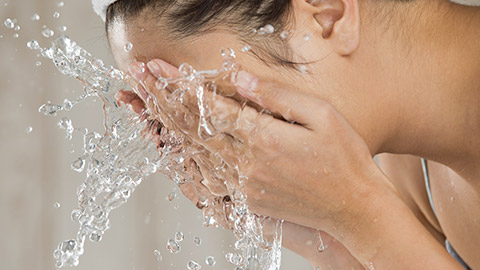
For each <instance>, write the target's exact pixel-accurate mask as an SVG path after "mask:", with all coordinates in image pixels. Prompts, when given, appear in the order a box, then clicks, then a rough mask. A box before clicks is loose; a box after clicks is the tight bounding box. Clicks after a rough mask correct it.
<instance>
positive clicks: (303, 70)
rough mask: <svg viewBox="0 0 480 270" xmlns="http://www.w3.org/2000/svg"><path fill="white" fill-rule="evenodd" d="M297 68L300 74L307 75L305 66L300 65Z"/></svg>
mask: <svg viewBox="0 0 480 270" xmlns="http://www.w3.org/2000/svg"><path fill="white" fill-rule="evenodd" d="M298 68H299V69H300V72H301V73H302V74H305V73H307V66H306V65H300V66H299V67H298Z"/></svg>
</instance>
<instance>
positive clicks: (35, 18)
mask: <svg viewBox="0 0 480 270" xmlns="http://www.w3.org/2000/svg"><path fill="white" fill-rule="evenodd" d="M39 20H40V15H38V14H37V13H35V14H33V15H32V21H39Z"/></svg>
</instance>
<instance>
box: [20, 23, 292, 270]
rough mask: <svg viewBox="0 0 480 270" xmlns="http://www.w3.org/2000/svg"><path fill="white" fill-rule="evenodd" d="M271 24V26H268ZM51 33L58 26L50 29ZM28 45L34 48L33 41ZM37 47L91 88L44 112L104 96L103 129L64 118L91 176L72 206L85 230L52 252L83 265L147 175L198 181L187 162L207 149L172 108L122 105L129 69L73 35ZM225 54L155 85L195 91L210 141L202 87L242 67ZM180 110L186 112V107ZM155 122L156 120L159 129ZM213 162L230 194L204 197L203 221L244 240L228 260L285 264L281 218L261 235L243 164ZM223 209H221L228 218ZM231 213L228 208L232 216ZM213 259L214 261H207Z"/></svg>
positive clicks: (269, 267)
mask: <svg viewBox="0 0 480 270" xmlns="http://www.w3.org/2000/svg"><path fill="white" fill-rule="evenodd" d="M267 28H268V27H267ZM45 30H48V28H46V29H45ZM45 30H44V32H45ZM267 30H268V32H269V30H270V29H267ZM52 32H53V31H52ZM42 33H43V32H42ZM50 35H53V33H48V34H47V35H46V34H44V36H50ZM29 47H32V48H33V49H35V48H36V46H35V45H34V44H33V43H30V46H29ZM38 50H40V52H41V54H42V55H43V56H44V57H46V58H49V59H51V60H53V62H54V64H55V65H56V67H57V68H58V70H59V71H60V72H61V73H62V74H64V75H66V76H69V77H73V78H77V79H78V80H79V81H80V82H81V84H82V85H83V87H84V90H85V91H84V94H83V95H81V96H79V97H78V98H77V99H75V100H73V101H70V100H65V101H64V102H63V103H61V104H53V103H51V102H48V103H46V104H44V105H42V106H41V107H40V108H39V112H41V113H43V114H45V115H47V116H52V117H53V116H56V115H57V113H58V112H59V111H66V112H68V111H69V110H71V109H72V108H73V107H74V106H75V105H76V104H78V103H80V102H84V101H86V100H88V99H89V98H92V97H97V98H100V99H101V100H102V101H103V103H104V110H105V115H104V117H105V118H104V124H105V131H104V132H102V134H99V133H96V132H92V131H90V130H88V129H87V128H75V127H74V126H73V123H72V122H71V120H69V119H68V118H62V119H61V120H60V121H59V122H58V126H59V127H60V128H62V129H64V130H65V132H66V138H67V139H71V138H72V136H74V135H75V134H78V135H80V136H83V153H82V155H81V156H80V157H79V158H78V159H77V160H75V161H74V162H73V163H72V165H71V167H72V169H73V170H75V171H77V172H83V173H85V181H84V182H83V183H82V184H81V185H80V186H79V187H78V190H77V196H78V207H77V209H74V210H73V211H72V220H73V221H75V222H78V224H79V230H78V232H77V234H76V236H75V237H73V238H72V239H69V240H65V241H62V242H61V243H60V244H59V245H58V247H57V249H56V250H55V251H54V258H55V261H56V264H55V265H56V267H57V268H62V267H64V266H77V265H78V264H79V259H80V256H81V255H82V254H83V253H84V245H85V242H86V240H87V239H89V240H90V241H92V242H99V241H101V239H102V237H103V235H104V234H105V232H106V231H107V230H108V229H109V228H110V220H109V215H110V213H111V211H112V210H114V209H115V208H117V207H119V206H121V205H122V204H124V203H126V202H127V200H128V199H129V197H130V196H131V195H132V193H133V192H134V191H135V189H136V188H137V187H138V185H140V184H141V183H142V181H143V180H144V179H145V178H146V177H147V176H149V175H151V174H153V173H156V172H161V173H163V174H165V175H167V176H168V177H169V178H170V179H172V181H174V182H175V183H176V184H177V185H181V184H185V183H192V182H193V179H194V177H195V175H196V174H198V173H199V172H198V171H192V170H189V169H188V168H189V167H190V166H189V164H191V162H192V161H196V162H201V161H202V158H205V155H204V154H205V153H207V152H208V151H207V150H206V149H205V148H203V147H202V146H201V145H200V144H197V143H195V142H194V141H193V140H192V139H191V137H190V136H188V135H186V134H185V133H183V132H182V131H181V129H180V128H179V127H178V126H177V125H178V123H175V122H172V121H171V120H170V119H168V118H166V117H162V115H167V114H162V115H160V116H159V117H160V119H159V120H160V122H155V121H157V120H152V119H145V117H143V116H139V115H136V114H135V113H133V112H132V111H131V110H129V109H128V108H127V107H126V106H119V104H118V103H117V99H116V98H115V96H116V94H117V93H118V92H119V91H120V90H131V89H132V87H131V86H130V85H129V84H128V83H127V81H128V76H126V75H124V74H123V73H122V72H120V71H119V70H116V69H115V68H113V67H110V66H105V65H104V64H103V62H102V61H101V60H99V59H96V58H94V57H93V56H92V55H91V54H89V53H88V52H86V51H85V50H83V49H82V48H81V47H79V46H78V45H77V44H76V43H75V42H73V41H72V40H70V39H68V38H66V37H63V36H62V37H59V38H57V39H56V40H55V41H54V42H53V46H52V47H50V48H45V49H43V48H38ZM222 56H223V57H224V59H225V62H224V63H223V65H222V66H221V68H220V69H218V70H212V71H195V70H194V69H193V67H191V66H189V65H186V64H184V65H182V66H181V67H180V68H179V70H180V71H181V73H182V74H183V75H182V76H181V77H179V78H174V79H168V80H167V79H163V80H159V83H158V84H157V85H160V86H163V87H165V88H167V87H168V89H169V90H170V91H171V93H170V95H169V97H168V98H169V100H170V101H171V104H178V103H179V102H180V103H181V102H182V101H183V97H184V95H185V93H192V94H193V96H194V97H196V99H197V103H198V109H199V114H200V118H199V121H198V136H199V137H200V138H202V139H205V140H208V139H210V138H212V137H213V136H215V135H216V131H215V130H213V129H212V125H211V123H210V122H209V117H208V113H209V110H208V108H207V107H205V106H204V104H205V103H204V94H205V92H206V91H216V83H217V81H222V82H230V81H231V80H232V78H235V75H236V73H237V72H238V65H237V64H236V63H235V54H234V52H233V51H231V50H225V51H224V52H223V54H222ZM157 109H158V110H159V111H160V112H161V111H162V110H164V108H161V107H158V108H157ZM177 109H179V111H180V110H181V107H178V108H177ZM152 121H153V122H152ZM152 123H157V125H155V128H154V129H153V130H152V126H153V125H152ZM208 161H209V162H210V163H213V164H214V168H215V169H214V171H213V172H212V173H213V175H214V177H215V178H216V179H218V181H222V182H226V183H229V184H228V185H227V188H228V191H229V193H230V196H228V199H225V198H224V197H217V196H214V195H212V196H211V197H208V198H207V197H204V198H202V206H203V213H204V225H206V226H219V224H218V222H217V219H218V218H222V219H225V220H227V221H228V222H229V223H230V226H231V228H232V230H233V233H234V234H235V236H236V237H237V239H238V240H237V242H236V243H235V244H234V246H235V248H236V249H237V250H238V253H235V254H233V255H232V256H231V257H229V260H230V262H231V263H232V264H235V265H236V266H238V267H239V268H240V269H259V270H276V269H279V268H280V261H281V239H282V237H281V232H282V224H283V223H282V222H281V221H279V222H277V224H276V233H275V237H274V241H273V242H269V241H266V240H265V239H264V237H263V223H264V218H262V217H258V216H256V215H255V214H254V213H251V212H250V211H249V209H248V206H247V205H246V197H245V196H244V195H243V194H242V193H241V192H239V191H238V188H239V187H240V186H241V185H242V183H243V181H244V180H246V179H245V178H244V177H243V176H242V174H241V173H239V171H238V170H237V168H231V167H229V166H228V165H227V164H226V163H225V162H224V161H223V160H222V159H221V158H220V157H219V156H218V155H211V156H210V157H209V158H208ZM222 201H223V203H219V202H222ZM219 213H220V214H222V213H223V215H224V217H221V215H220V216H219ZM225 213H229V214H228V216H225ZM180 239H181V240H183V233H182V234H181V235H180V234H179V233H177V234H176V235H175V239H170V240H168V242H167V250H168V251H169V252H171V253H172V254H177V253H179V252H180V251H181V247H180V245H179V241H181V240H180ZM198 243H200V242H198ZM191 262H192V264H191V265H190V263H189V267H190V266H191V267H192V268H191V269H200V265H199V264H198V263H196V262H194V261H191ZM207 264H208V263H207ZM213 264H214V260H213V262H210V264H209V265H213ZM197 266H198V268H196V267H197Z"/></svg>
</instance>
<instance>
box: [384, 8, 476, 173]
mask: <svg viewBox="0 0 480 270" xmlns="http://www.w3.org/2000/svg"><path fill="white" fill-rule="evenodd" d="M452 8H453V10H452V11H451V12H450V13H449V15H447V16H444V15H443V16H444V17H445V18H442V19H438V18H437V20H431V21H432V22H434V23H433V24H432V25H430V26H428V25H427V27H425V28H423V31H424V32H423V33H422V31H418V32H417V34H415V35H420V36H414V37H412V38H414V39H415V40H424V43H423V46H422V44H420V46H418V47H417V48H414V49H412V50H411V51H410V52H409V55H407V56H404V57H405V60H404V61H405V62H406V63H407V65H406V69H405V70H404V74H405V76H403V77H402V76H400V78H399V79H400V81H398V82H397V83H398V84H399V85H402V88H401V89H402V92H403V93H401V94H400V95H398V96H396V97H395V98H396V99H397V100H396V101H392V102H397V103H398V102H402V103H403V104H402V105H399V107H400V109H399V110H398V111H397V112H396V115H395V116H394V117H395V118H394V119H396V125H395V128H394V130H395V133H393V134H392V133H391V134H390V136H391V137H390V138H386V141H385V142H384V143H383V146H384V147H385V150H386V151H388V152H393V153H408V154H414V155H417V156H422V157H425V158H428V159H431V160H434V161H437V162H440V163H442V164H445V165H447V166H449V167H451V168H452V169H453V170H455V171H456V172H457V173H459V174H460V175H462V176H463V177H465V178H474V177H477V180H480V29H479V28H478V25H480V12H479V10H480V9H475V8H465V7H452ZM438 14H439V13H437V14H434V15H433V16H439V15H438ZM442 14H444V13H442ZM439 22H441V23H439ZM442 23H443V25H442ZM432 29H433V30H432ZM435 31H439V32H438V33H436V32H435ZM407 70H408V71H407Z"/></svg>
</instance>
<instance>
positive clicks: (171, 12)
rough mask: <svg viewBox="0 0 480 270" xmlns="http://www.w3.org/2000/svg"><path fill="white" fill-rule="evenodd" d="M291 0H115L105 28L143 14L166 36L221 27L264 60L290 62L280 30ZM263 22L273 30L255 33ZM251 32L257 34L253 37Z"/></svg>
mask: <svg viewBox="0 0 480 270" xmlns="http://www.w3.org/2000/svg"><path fill="white" fill-rule="evenodd" d="M290 8H291V0H118V1H116V2H115V3H113V4H111V5H110V6H109V7H108V9H107V14H106V29H107V32H108V29H109V27H110V25H111V24H112V22H113V21H115V20H117V19H122V20H125V21H128V20H129V19H132V18H136V17H137V16H140V15H141V16H146V17H147V18H148V19H153V20H155V21H156V22H157V25H158V27H159V29H160V30H162V31H165V32H166V33H168V36H169V38H171V39H178V40H181V39H182V38H187V37H192V36H196V35H200V34H204V33H208V32H209V31H212V30H214V29H218V28H222V29H225V30H230V31H233V32H235V33H237V34H238V36H239V37H240V39H241V41H242V42H243V43H245V44H248V45H250V46H251V48H252V50H251V52H252V53H253V54H255V55H256V56H257V57H258V58H260V59H261V60H263V61H265V62H266V63H267V64H282V65H284V66H294V67H295V63H294V62H293V61H292V60H289V59H291V58H293V57H292V55H291V50H290V48H289V47H288V46H285V43H284V40H283V39H282V38H281V37H280V33H281V32H282V31H283V30H285V26H286V25H287V22H288V19H289V18H288V17H289V15H290V14H291V12H289V10H290ZM266 25H272V26H273V27H274V28H275V32H274V33H273V34H266V35H258V34H257V33H255V31H254V30H255V29H260V28H261V27H264V26H266ZM254 35H257V37H255V38H253V36H254Z"/></svg>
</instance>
